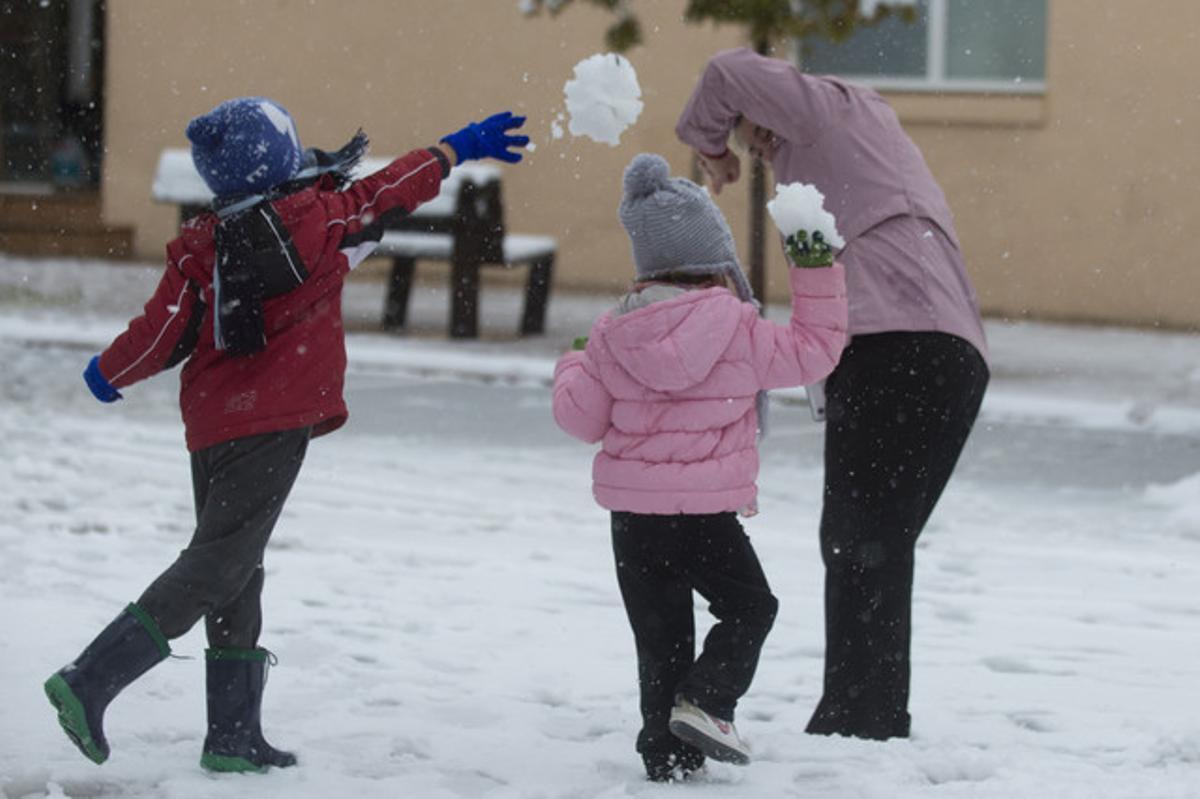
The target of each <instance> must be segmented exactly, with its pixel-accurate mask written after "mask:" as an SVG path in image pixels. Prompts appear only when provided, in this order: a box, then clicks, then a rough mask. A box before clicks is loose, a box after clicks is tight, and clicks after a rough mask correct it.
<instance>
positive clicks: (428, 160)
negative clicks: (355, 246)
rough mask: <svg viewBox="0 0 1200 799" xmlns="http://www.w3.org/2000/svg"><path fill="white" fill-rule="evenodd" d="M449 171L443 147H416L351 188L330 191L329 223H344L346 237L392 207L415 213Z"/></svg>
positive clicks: (436, 189)
mask: <svg viewBox="0 0 1200 799" xmlns="http://www.w3.org/2000/svg"><path fill="white" fill-rule="evenodd" d="M449 174H450V161H449V160H448V159H447V158H446V156H445V155H444V154H443V153H442V152H441V151H440V150H437V149H432V148H431V149H428V150H426V149H421V150H413V151H412V152H410V153H408V154H407V155H402V156H400V157H399V158H397V159H396V160H395V161H392V162H391V163H390V164H388V165H387V166H385V167H384V168H383V169H381V170H379V171H378V172H375V173H374V174H371V175H368V176H367V177H365V178H363V179H362V180H356V181H354V182H353V183H352V184H350V186H349V188H347V189H345V190H343V191H339V192H332V193H330V194H328V195H326V197H327V199H326V203H327V205H328V208H329V225H330V226H331V227H333V226H337V225H344V226H345V232H344V233H343V234H342V235H343V238H351V239H353V238H354V237H356V236H358V235H360V234H361V233H362V232H363V229H364V228H367V227H370V226H371V225H373V224H374V223H376V222H378V221H379V219H380V217H381V216H382V215H383V214H386V213H388V212H389V211H395V210H396V209H403V212H404V213H411V212H412V211H413V210H414V209H415V208H416V207H417V206H418V205H421V204H422V203H425V202H428V201H429V200H432V199H433V198H434V197H436V196H437V195H438V191H439V190H440V189H441V187H442V179H443V178H445V177H446V176H447V175H449Z"/></svg>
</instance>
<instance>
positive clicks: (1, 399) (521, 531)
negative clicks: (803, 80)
mask: <svg viewBox="0 0 1200 799" xmlns="http://www.w3.org/2000/svg"><path fill="white" fill-rule="evenodd" d="M156 278H157V270H156V269H154V268H140V267H131V266H123V267H114V266H110V265H107V264H103V263H98V262H94V263H77V262H42V261H28V260H21V259H13V258H5V257H2V256H0V364H3V372H2V374H0V485H3V487H4V491H3V493H2V494H0V564H2V565H3V569H4V577H3V579H2V580H0V796H2V797H5V799H15V797H42V796H71V797H84V796H87V797H178V798H179V799H193V798H196V797H200V798H201V799H202V798H203V797H226V796H230V795H232V794H234V793H238V794H241V793H247V794H250V793H252V794H253V795H255V796H262V797H271V796H287V797H322V798H323V799H324V797H400V796H405V797H408V796H411V797H421V799H436V798H438V797H471V798H472V799H474V798H476V797H489V798H490V797H494V798H497V799H499V798H502V797H504V798H507V797H522V798H528V799H534V798H535V797H537V798H544V799H549V798H550V797H581V798H582V797H589V798H590V797H625V796H643V797H658V796H683V795H687V796H695V797H755V798H756V799H757V798H758V797H793V796H794V797H837V798H838V799H841V798H842V797H888V798H889V799H892V798H893V797H931V798H932V797H937V798H938V799H942V798H943V797H947V798H948V797H1003V798H1004V799H1016V798H1018V797H1022V798H1023V797H1030V798H1033V797H1036V798H1037V799H1046V798H1047V797H1055V798H1056V799H1057V798H1059V797H1088V799H1093V798H1094V797H1129V798H1130V799H1132V798H1133V797H1137V798H1138V799H1145V798H1150V797H1162V798H1164V799H1165V798H1166V797H1200V717H1198V715H1197V710H1196V708H1197V706H1198V703H1197V700H1196V697H1197V696H1198V695H1200V693H1198V689H1197V686H1198V685H1200V594H1198V593H1197V585H1200V337H1196V336H1188V335H1183V334H1166V333H1145V332H1131V331H1121V330H1112V329H1087V328H1070V327H1062V326H1052V325H1033V324H1005V323H1002V322H990V323H989V326H988V333H989V336H990V339H991V342H992V346H993V349H994V352H993V362H994V366H995V370H994V371H995V379H994V383H993V386H992V389H991V391H990V393H989V396H988V399H987V401H986V402H985V406H984V411H983V417H982V419H981V422H980V426H979V428H978V430H977V434H976V436H975V437H974V438H973V440H972V441H971V443H970V445H969V446H968V449H967V451H966V453H965V454H964V458H963V462H962V467H961V469H960V472H959V474H958V476H957V478H956V480H955V481H954V482H952V484H951V486H950V488H949V489H948V491H947V493H946V495H945V497H944V500H943V502H942V504H941V506H940V507H939V510H938V512H937V513H936V514H935V517H934V519H933V521H932V522H931V524H930V526H929V528H928V529H927V531H926V534H925V537H924V539H923V546H922V550H921V554H920V557H919V560H918V576H917V603H916V608H915V616H916V621H915V628H916V640H915V644H914V679H913V703H912V710H913V716H914V724H913V737H912V738H911V739H910V740H906V741H892V742H888V743H873V742H863V741H854V740H844V739H825V738H814V737H810V736H806V735H805V734H804V733H803V727H804V724H805V722H806V721H807V719H808V715H809V713H810V712H811V710H812V708H813V706H814V704H815V702H816V699H817V696H818V693H819V690H820V677H821V646H822V645H821V568H820V563H819V557H818V551H817V545H816V536H815V528H816V522H817V516H818V511H819V505H818V503H819V499H820V456H819V453H820V441H821V432H820V428H819V427H818V426H817V425H816V424H815V423H813V422H811V421H810V420H809V416H808V412H807V410H806V409H805V408H804V407H803V406H802V403H801V396H802V395H801V394H800V393H799V392H780V393H779V394H778V395H777V396H776V409H775V412H774V414H773V417H772V420H773V425H774V427H773V431H772V435H771V437H770V438H769V439H768V441H767V443H766V445H765V447H764V466H763V473H762V479H761V483H760V485H761V488H762V503H761V504H762V506H763V512H762V514H761V515H760V516H758V517H757V518H755V519H753V520H750V521H749V522H748V523H747V529H748V531H749V532H750V534H751V535H752V537H753V538H754V540H755V543H756V546H757V547H758V548H759V552H760V555H761V557H762V559H763V561H764V566H765V568H766V570H767V574H768V577H769V578H770V579H771V581H772V585H773V588H774V590H775V591H776V593H777V594H778V595H779V597H780V599H781V602H782V610H781V615H780V617H779V621H778V623H777V625H776V628H775V630H774V632H773V634H772V636H771V638H770V639H769V640H768V643H767V646H766V650H765V653H764V657H763V661H762V666H761V669H760V671H759V675H758V677H757V679H756V681H755V683H754V686H753V687H752V689H751V692H750V694H749V695H748V696H747V697H746V698H745V700H744V701H743V703H742V705H741V708H740V710H739V719H738V721H739V727H740V728H741V730H742V732H743V734H744V735H745V736H746V737H747V738H749V739H750V740H751V742H752V744H753V746H754V748H755V752H756V762H755V763H754V764H752V765H751V766H750V767H748V768H744V769H738V768H735V767H730V766H723V765H720V764H716V765H713V766H711V767H710V775H709V777H708V780H707V781H706V782H704V783H701V784H695V785H688V786H658V785H651V784H647V783H645V782H643V780H642V774H641V769H640V764H639V762H638V759H637V756H636V754H635V753H634V752H633V737H634V735H635V733H636V730H637V724H638V716H637V700H636V685H635V663H634V655H633V642H632V637H631V635H630V633H629V631H628V629H627V626H626V622H625V618H624V614H623V611H622V608H621V604H620V599H619V597H618V595H617V590H616V585H615V579H614V575H613V569H612V566H611V562H610V561H611V554H610V549H609V543H608V536H607V524H606V517H605V514H604V513H603V512H602V511H601V510H600V509H599V508H597V507H596V506H595V505H594V504H593V503H592V502H591V499H590V492H589V479H588V464H589V461H590V456H591V449H590V448H588V447H586V446H583V445H579V444H576V443H575V442H572V441H571V440H569V439H567V437H566V436H565V435H563V434H560V433H558V431H557V430H555V429H554V425H553V422H552V421H551V419H550V414H549V394H548V391H547V388H546V387H547V381H548V380H549V376H550V372H551V367H552V364H553V358H554V355H555V354H556V352H557V351H558V350H559V349H560V348H561V347H562V346H564V345H565V344H566V343H567V342H569V341H570V339H571V337H572V336H574V335H576V334H578V333H581V332H586V328H587V325H588V323H589V322H590V320H591V317H592V316H593V315H594V314H595V313H596V312H597V311H598V310H600V309H601V308H603V307H604V305H605V303H606V302H607V301H606V300H603V299H589V298H569V297H566V296H562V295H556V296H555V297H554V298H553V299H552V303H551V309H550V332H549V334H548V335H547V336H546V337H545V338H541V339H534V340H529V341H518V340H515V339H513V338H512V337H511V335H510V334H509V332H508V331H510V330H512V329H515V326H516V320H517V301H516V299H515V298H514V297H513V296H512V293H511V292H505V291H503V290H500V289H487V288H485V290H484V293H483V301H484V308H483V317H482V318H483V324H484V328H485V331H487V335H486V336H485V340H483V341H480V342H447V341H445V340H444V339H443V338H442V336H441V335H440V333H439V332H438V330H437V328H439V327H440V326H444V324H445V308H446V300H445V294H444V291H441V290H440V289H437V288H432V289H422V290H420V291H419V292H417V295H418V296H414V301H413V302H414V308H413V315H414V317H415V320H416V323H417V324H418V325H419V326H422V327H424V328H427V331H426V332H424V333H418V334H414V335H410V336H405V337H387V336H382V335H379V334H375V333H370V332H366V331H365V330H364V332H358V333H355V334H353V335H352V336H351V339H350V342H349V348H350V356H351V368H350V374H349V391H348V397H349V401H350V403H351V412H352V419H351V423H350V424H349V425H348V426H347V427H346V428H345V429H344V430H343V431H341V432H339V433H337V434H335V435H333V436H329V437H326V438H324V439H319V440H317V441H316V442H314V443H313V445H312V447H311V448H310V451H309V458H308V462H307V463H306V464H305V467H304V471H303V473H302V474H301V477H300V480H299V482H298V484H297V486H296V488H295V490H294V492H293V494H292V498H291V499H290V501H289V503H288V505H287V508H286V510H285V512H284V516H283V518H282V520H281V522H280V524H279V526H278V528H277V531H276V535H275V538H274V540H273V542H272V545H271V547H270V549H269V552H268V557H267V561H266V567H267V569H268V581H267V592H266V597H265V603H266V625H265V631H264V635H263V644H264V645H265V646H267V647H269V648H270V649H272V650H273V651H274V652H275V653H276V654H277V655H278V657H279V665H278V666H277V667H276V668H275V669H274V670H273V671H272V672H271V679H270V685H269V688H268V693H267V697H266V708H265V712H264V722H265V727H266V731H267V734H268V736H269V738H270V739H271V740H272V741H273V742H274V743H275V744H277V745H279V746H283V747H286V748H293V749H295V751H297V753H298V754H299V756H300V758H301V765H300V766H299V767H298V768H295V769H289V770H280V771H274V772H272V773H270V774H268V775H265V776H257V775H255V776H234V775H223V776H212V775H208V774H206V773H204V772H203V771H201V770H200V768H199V766H198V760H199V754H200V745H201V742H202V740H203V735H204V698H203V668H204V666H203V660H202V652H203V647H204V642H203V637H202V631H201V630H200V629H196V630H193V631H192V632H191V633H189V634H188V635H187V636H185V637H184V638H182V639H180V640H178V641H177V642H175V644H174V649H175V653H176V654H177V655H179V656H181V657H180V658H179V659H172V660H169V661H167V662H166V663H164V664H162V665H160V666H158V667H157V668H155V669H154V670H153V671H151V672H150V673H149V674H148V675H146V676H145V677H144V678H143V679H142V680H140V681H139V682H137V683H135V684H134V685H133V686H132V687H131V688H129V689H128V690H127V691H126V692H125V693H123V694H122V695H121V696H120V697H119V698H118V699H117V700H116V702H114V704H113V705H112V707H111V708H110V711H109V714H108V717H107V720H106V728H107V732H108V737H109V740H110V742H111V744H112V746H113V755H112V758H111V759H110V760H109V762H108V763H106V764H105V765H104V766H102V767H97V766H94V765H92V764H91V763H89V762H88V761H86V760H84V759H83V758H82V757H81V756H80V755H79V754H78V753H77V752H76V750H75V749H74V747H72V746H71V745H70V744H69V743H68V742H67V740H66V738H65V737H64V736H63V735H62V733H61V732H60V731H59V729H58V726H57V723H56V721H55V717H54V713H53V711H52V710H51V708H50V706H49V704H48V703H47V702H46V701H45V698H44V697H43V696H42V692H41V683H42V681H43V680H44V679H45V677H46V676H48V675H49V674H50V673H51V672H52V671H53V670H54V669H55V668H57V667H59V666H61V665H62V664H63V663H64V662H66V661H67V660H69V659H70V658H71V657H73V656H74V655H75V654H76V653H77V652H78V650H79V649H80V648H81V647H82V646H83V645H84V644H86V643H87V642H88V640H90V638H91V636H92V635H94V633H95V632H96V631H98V630H99V629H100V627H101V626H103V625H104V624H105V623H107V622H108V621H109V620H110V619H111V618H112V617H113V616H114V615H115V614H116V613H117V612H118V611H119V610H120V608H121V607H122V606H123V605H124V604H125V603H126V602H128V601H130V600H132V599H134V598H136V596H137V594H138V593H139V592H140V590H141V589H142V588H143V586H144V585H145V584H146V583H147V582H148V581H149V580H150V579H151V578H152V577H154V576H155V575H156V574H157V573H158V571H159V570H160V569H161V568H163V567H164V566H165V565H166V564H167V563H168V562H169V561H170V560H171V559H172V558H173V557H174V555H175V553H176V552H177V550H178V549H179V548H181V547H182V546H183V545H184V543H185V541H186V539H187V537H188V535H189V533H190V529H191V514H192V508H191V493H190V482H189V478H188V466H187V458H186V455H185V453H184V448H183V444H182V431H181V427H180V424H179V421H178V411H177V408H176V405H175V401H176V398H175V391H176V388H177V382H176V378H175V376H174V374H171V375H163V376H160V377H159V378H156V379H154V380H152V381H149V382H147V383H144V384H141V385H139V386H136V387H134V388H132V389H130V390H128V391H126V392H125V393H126V399H125V400H124V401H123V402H120V403H117V404H116V405H113V406H103V405H101V404H99V403H97V402H95V401H94V400H93V399H92V398H91V396H90V395H89V394H88V392H87V391H86V389H85V388H84V386H83V383H82V381H81V380H80V378H79V374H80V372H81V371H82V368H83V366H84V365H85V363H86V360H87V358H88V357H90V355H91V354H92V353H93V352H94V351H96V350H97V349H98V348H99V347H101V346H102V345H104V344H105V343H106V342H107V341H108V340H109V339H110V338H111V337H112V336H113V335H114V334H115V333H116V332H118V331H119V330H120V329H121V328H122V327H123V325H124V322H125V321H126V319H127V318H128V317H129V316H130V315H131V314H133V313H135V312H136V311H137V309H138V308H139V307H140V305H141V302H142V301H143V300H144V298H145V296H146V295H147V294H148V292H149V290H150V289H151V288H152V286H153V284H154V282H155V280H156ZM380 295H381V287H380V286H378V285H372V284H367V283H356V284H352V285H351V286H349V287H348V291H347V307H348V317H349V318H350V319H351V320H352V321H353V322H354V323H355V324H356V325H357V326H359V327H362V328H365V327H366V326H367V323H369V322H370V321H371V320H372V319H373V318H374V317H375V316H376V314H377V313H378V310H379V307H380V305H381V296H380ZM785 313H786V310H785V309H778V308H773V309H771V314H772V315H779V314H785ZM697 612H698V613H699V614H701V619H703V618H704V609H703V607H702V606H701V605H698V606H697Z"/></svg>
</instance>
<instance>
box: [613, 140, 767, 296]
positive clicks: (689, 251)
mask: <svg viewBox="0 0 1200 799" xmlns="http://www.w3.org/2000/svg"><path fill="white" fill-rule="evenodd" d="M624 183H625V196H624V197H622V198H621V205H620V207H619V208H618V209H617V214H618V216H620V218H621V224H622V225H624V226H625V232H627V233H628V234H629V240H630V242H631V243H632V244H633V263H634V265H635V266H636V267H637V277H638V280H653V279H654V278H656V277H659V276H661V275H665V274H669V273H672V272H674V273H680V272H683V273H686V274H694V275H712V274H725V275H728V276H729V277H730V279H731V280H732V281H733V285H734V288H735V290H736V291H737V295H738V297H740V298H741V299H743V300H746V301H748V302H753V301H754V292H753V291H751V289H750V284H749V283H748V282H746V275H745V273H743V272H742V268H741V266H739V265H738V259H737V251H736V249H735V248H734V243H733V233H731V232H730V230H729V223H728V222H726V221H725V217H724V215H723V214H722V213H721V209H720V208H718V207H717V206H716V204H715V203H713V201H712V199H711V198H710V197H709V196H708V192H707V191H705V190H704V189H703V188H702V187H700V186H697V185H696V184H695V183H693V182H692V181H690V180H688V179H686V178H673V177H671V167H670V166H669V165H668V164H667V162H666V159H664V158H663V157H662V156H661V155H655V154H654V153H640V154H639V155H636V156H634V159H633V160H632V161H630V162H629V166H627V167H625V181H624Z"/></svg>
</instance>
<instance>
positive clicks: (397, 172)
mask: <svg viewBox="0 0 1200 799" xmlns="http://www.w3.org/2000/svg"><path fill="white" fill-rule="evenodd" d="M449 171H450V163H449V161H448V160H447V159H446V157H445V156H444V155H443V154H442V153H441V152H440V151H438V150H435V149H429V150H424V149H422V150H414V151H412V152H410V153H408V154H407V155H404V156H401V157H400V158H397V159H396V160H395V161H393V162H392V163H391V164H389V165H388V166H387V167H385V168H384V169H381V170H380V171H378V172H376V173H374V174H373V175H370V176H368V177H366V178H363V179H362V180H358V181H355V182H354V183H352V184H351V185H350V186H349V187H348V188H346V189H345V190H343V191H335V190H334V186H333V183H332V179H331V178H328V177H326V178H323V179H322V180H321V182H318V183H316V184H314V185H312V186H310V187H308V188H305V189H303V190H301V191H298V192H296V193H295V194H289V195H287V196H286V197H282V198H280V199H278V200H275V201H273V202H272V203H271V204H270V207H271V210H272V211H273V212H274V216H273V217H272V222H276V221H277V222H279V223H282V227H283V228H284V230H282V231H279V235H280V242H281V244H282V245H283V247H284V249H285V252H287V254H288V256H289V259H288V266H289V275H288V276H287V277H288V278H289V279H291V278H295V279H297V280H300V282H299V285H297V286H295V288H292V289H291V290H289V291H286V292H285V293H282V294H279V295H277V296H274V297H270V298H268V299H265V300H263V318H264V325H263V327H264V331H265V333H266V339H267V343H266V349H264V350H262V351H261V352H258V353H255V354H253V355H246V356H232V355H226V354H225V353H224V352H223V351H220V350H217V349H215V348H214V346H213V308H214V305H213V286H212V273H213V259H214V256H215V246H214V244H213V229H214V228H215V227H216V224H217V217H216V215H215V214H211V213H209V214H203V215H201V216H198V217H196V218H194V219H192V220H190V221H189V222H188V223H187V224H185V225H184V226H183V229H182V231H181V233H180V235H179V237H178V238H176V239H175V240H174V241H172V242H171V243H170V244H168V245H167V268H166V271H165V272H164V273H163V277H162V280H161V281H160V282H159V284H158V288H157V289H156V290H155V292H154V296H153V297H151V298H150V300H149V301H148V302H147V303H146V306H145V309H144V311H143V313H142V315H141V316H139V317H137V318H136V319H134V320H133V321H131V322H130V323H129V328H128V329H127V330H126V331H125V332H124V333H122V334H121V335H119V336H118V337H117V338H116V340H114V341H113V343H112V344H111V345H110V346H109V347H108V349H106V350H105V351H104V352H103V353H102V354H101V356H100V372H101V373H102V374H103V375H104V376H105V377H106V378H107V379H108V381H109V382H110V383H111V384H112V385H113V386H114V387H115V388H122V387H124V386H128V385H130V384H131V383H135V382H137V381H138V380H142V379H143V378H147V377H150V376H151V375H154V374H157V373H158V372H161V371H163V370H165V369H169V368H170V367H172V366H174V365H175V364H177V363H179V362H180V361H182V360H184V359H185V358H186V359H187V362H186V363H185V364H184V366H183V374H182V376H181V378H180V381H181V385H180V390H179V405H180V408H181V410H182V412H183V423H184V428H185V430H186V436H187V447H188V450H190V451H192V452H195V451H196V450H200V449H204V448H205V447H210V446H212V445H213V444H218V443H220V442H222V441H228V440H229V439H233V438H242V437H244V436H252V435H257V434H261V433H269V432H274V431H277V430H289V429H293V428H297V427H307V426H310V425H311V426H312V427H313V435H314V436H317V435H322V434H323V433H328V432H331V431H333V430H336V429H337V428H338V427H341V426H342V424H344V423H345V421H346V417H347V411H346V403H345V400H344V399H343V398H342V383H343V380H344V377H345V371H346V347H345V335H344V331H343V329H342V281H343V280H344V278H345V277H346V275H347V273H348V272H349V271H350V269H352V268H354V267H355V266H357V265H358V263H359V262H360V261H361V260H362V259H363V258H365V257H366V256H367V255H368V254H369V253H370V251H371V250H372V249H374V246H375V244H376V243H377V242H378V240H379V237H380V235H381V233H382V225H381V222H380V216H381V215H382V214H384V213H385V212H388V211H392V212H393V214H395V213H409V212H411V211H412V210H413V209H415V208H416V207H417V206H418V205H420V204H421V203H423V202H426V201H428V200H431V199H433V198H434V197H435V196H437V193H438V190H439V188H440V186H441V182H442V179H443V178H444V177H445V176H446V175H447V174H449ZM397 209H402V210H397ZM289 237H290V241H288V238H289Z"/></svg>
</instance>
